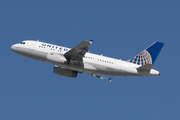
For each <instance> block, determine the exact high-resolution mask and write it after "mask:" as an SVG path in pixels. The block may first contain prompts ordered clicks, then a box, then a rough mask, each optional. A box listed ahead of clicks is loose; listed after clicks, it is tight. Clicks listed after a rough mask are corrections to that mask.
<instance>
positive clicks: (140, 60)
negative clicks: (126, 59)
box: [130, 50, 152, 65]
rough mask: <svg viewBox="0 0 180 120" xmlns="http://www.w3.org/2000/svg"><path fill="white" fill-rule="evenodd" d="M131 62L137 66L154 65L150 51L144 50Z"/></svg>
mask: <svg viewBox="0 0 180 120" xmlns="http://www.w3.org/2000/svg"><path fill="white" fill-rule="evenodd" d="M130 62H131V63H134V64H137V65H145V64H152V57H151V55H150V54H149V52H148V51H146V50H144V51H142V52H141V53H139V54H138V55H136V56H135V57H134V58H133V59H131V60H130Z"/></svg>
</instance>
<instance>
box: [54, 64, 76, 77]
mask: <svg viewBox="0 0 180 120" xmlns="http://www.w3.org/2000/svg"><path fill="white" fill-rule="evenodd" d="M53 73H54V74H56V75H60V76H64V77H74V78H75V77H77V73H78V72H77V71H73V70H68V69H63V68H60V67H58V66H56V65H55V66H54V69H53Z"/></svg>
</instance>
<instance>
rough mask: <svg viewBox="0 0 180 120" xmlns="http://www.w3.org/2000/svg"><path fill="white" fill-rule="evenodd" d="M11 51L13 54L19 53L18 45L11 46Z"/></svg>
mask: <svg viewBox="0 0 180 120" xmlns="http://www.w3.org/2000/svg"><path fill="white" fill-rule="evenodd" d="M11 50H12V51H13V52H15V53H17V52H18V44H14V45H12V46H11Z"/></svg>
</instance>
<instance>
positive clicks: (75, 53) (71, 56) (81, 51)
mask: <svg viewBox="0 0 180 120" xmlns="http://www.w3.org/2000/svg"><path fill="white" fill-rule="evenodd" d="M92 41H93V40H89V41H82V42H81V43H80V44H79V45H77V46H76V47H74V48H72V49H71V50H69V51H68V52H66V53H65V54H64V56H65V57H66V59H67V61H68V64H80V65H83V64H82V61H83V59H82V58H83V57H84V55H85V54H86V52H87V51H88V49H89V48H88V46H89V45H90V44H91V43H92Z"/></svg>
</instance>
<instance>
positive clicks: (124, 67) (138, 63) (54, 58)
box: [11, 40, 164, 82]
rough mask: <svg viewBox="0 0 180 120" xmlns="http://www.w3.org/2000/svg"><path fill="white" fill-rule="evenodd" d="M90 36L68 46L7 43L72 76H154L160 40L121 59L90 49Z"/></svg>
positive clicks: (24, 53)
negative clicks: (95, 52)
mask: <svg viewBox="0 0 180 120" xmlns="http://www.w3.org/2000/svg"><path fill="white" fill-rule="evenodd" d="M92 42H93V40H85V41H82V42H81V43H80V44H78V45H77V46H75V47H74V48H72V49H70V48H67V47H63V46H58V45H54V44H49V43H45V42H41V41H39V40H37V41H36V40H24V41H22V42H20V43H18V44H14V45H12V46H11V50H12V51H13V52H15V53H17V54H19V55H21V56H24V57H28V58H32V59H35V60H39V61H44V62H47V63H52V64H54V69H53V73H54V74H57V75H60V76H64V77H72V78H76V77H77V74H78V73H83V72H84V73H87V74H90V75H92V76H95V77H97V78H100V79H108V80H109V81H110V82H111V79H112V78H106V77H103V76H101V75H108V76H125V77H127V76H154V77H157V76H158V75H160V72H159V71H157V70H155V69H152V67H153V64H154V62H155V60H156V58H157V56H158V54H159V52H160V51H161V49H162V47H163V45H164V43H162V42H155V43H153V44H152V45H150V46H149V47H148V48H146V49H145V50H143V51H142V52H140V53H139V54H137V55H136V56H135V57H133V58H132V59H130V60H126V61H123V60H121V59H115V58H111V57H106V56H103V55H97V54H93V53H90V52H89V51H88V50H89V48H88V47H89V45H90V44H92Z"/></svg>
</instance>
